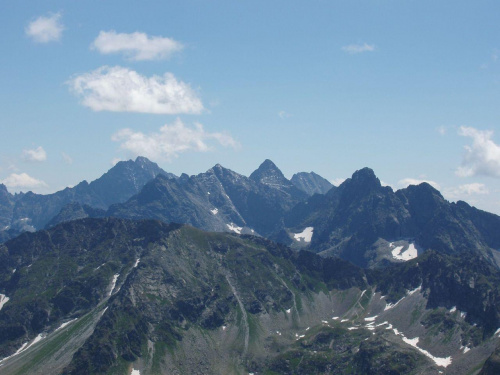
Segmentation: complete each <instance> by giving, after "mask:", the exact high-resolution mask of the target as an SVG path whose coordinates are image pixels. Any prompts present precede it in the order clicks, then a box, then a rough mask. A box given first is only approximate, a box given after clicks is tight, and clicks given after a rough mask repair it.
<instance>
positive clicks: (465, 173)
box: [455, 126, 500, 177]
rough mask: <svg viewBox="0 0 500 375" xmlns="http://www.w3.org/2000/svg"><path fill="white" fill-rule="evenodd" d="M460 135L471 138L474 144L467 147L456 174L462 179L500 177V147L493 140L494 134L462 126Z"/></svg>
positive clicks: (459, 131)
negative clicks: (481, 176)
mask: <svg viewBox="0 0 500 375" xmlns="http://www.w3.org/2000/svg"><path fill="white" fill-rule="evenodd" d="M458 134H459V135H461V136H463V137H469V138H471V139H472V144H471V145H467V146H465V154H464V156H463V159H462V165H461V166H460V167H458V168H457V170H456V172H455V173H456V174H457V175H458V176H460V177H472V176H479V175H483V176H490V177H500V146H498V145H497V144H496V143H495V142H493V140H492V139H491V138H492V137H493V132H492V131H487V130H478V129H475V128H472V127H466V126H461V127H460V129H459V130H458Z"/></svg>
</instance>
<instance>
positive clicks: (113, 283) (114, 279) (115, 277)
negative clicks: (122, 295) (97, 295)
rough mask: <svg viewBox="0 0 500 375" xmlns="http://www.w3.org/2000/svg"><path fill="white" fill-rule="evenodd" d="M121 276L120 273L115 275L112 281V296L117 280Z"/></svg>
mask: <svg viewBox="0 0 500 375" xmlns="http://www.w3.org/2000/svg"><path fill="white" fill-rule="evenodd" d="M119 277H120V274H118V273H117V274H115V275H114V276H113V281H112V282H111V290H110V291H109V295H110V296H111V295H112V294H113V291H114V290H115V287H116V281H117V280H118V278H119Z"/></svg>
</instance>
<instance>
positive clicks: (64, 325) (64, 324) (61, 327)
mask: <svg viewBox="0 0 500 375" xmlns="http://www.w3.org/2000/svg"><path fill="white" fill-rule="evenodd" d="M76 320H78V318H75V319H73V320H70V321H69V322H66V323H63V324H61V326H60V327H59V328H57V329H56V330H55V331H54V332H57V331H59V330H60V329H63V328H64V327H66V326H68V325H70V324H71V323H73V322H74V321H76Z"/></svg>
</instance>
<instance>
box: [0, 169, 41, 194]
mask: <svg viewBox="0 0 500 375" xmlns="http://www.w3.org/2000/svg"><path fill="white" fill-rule="evenodd" d="M0 182H1V183H2V184H4V185H5V186H7V187H8V188H12V189H14V190H17V189H33V188H40V187H47V184H46V183H45V182H43V181H41V180H37V179H36V178H34V177H31V176H30V175H28V174H27V173H19V174H17V173H12V174H11V175H10V176H8V177H7V178H5V179H3V180H1V181H0Z"/></svg>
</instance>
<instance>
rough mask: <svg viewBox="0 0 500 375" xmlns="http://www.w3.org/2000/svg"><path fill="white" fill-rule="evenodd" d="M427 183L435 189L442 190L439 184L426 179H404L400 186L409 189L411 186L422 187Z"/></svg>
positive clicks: (399, 183) (400, 181)
mask: <svg viewBox="0 0 500 375" xmlns="http://www.w3.org/2000/svg"><path fill="white" fill-rule="evenodd" d="M424 182H427V183H428V184H429V185H431V186H432V187H433V188H434V189H438V190H439V189H440V186H439V184H438V183H437V182H435V181H431V180H424V179H418V178H410V177H408V178H403V179H402V180H399V181H398V185H399V186H401V187H404V188H405V187H408V186H409V185H420V184H421V183H424Z"/></svg>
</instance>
